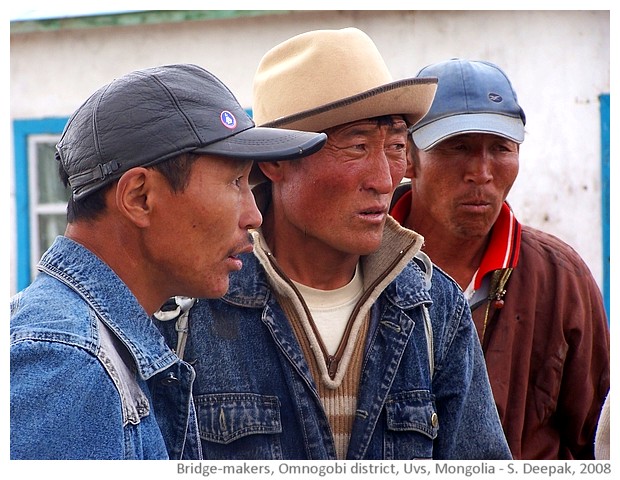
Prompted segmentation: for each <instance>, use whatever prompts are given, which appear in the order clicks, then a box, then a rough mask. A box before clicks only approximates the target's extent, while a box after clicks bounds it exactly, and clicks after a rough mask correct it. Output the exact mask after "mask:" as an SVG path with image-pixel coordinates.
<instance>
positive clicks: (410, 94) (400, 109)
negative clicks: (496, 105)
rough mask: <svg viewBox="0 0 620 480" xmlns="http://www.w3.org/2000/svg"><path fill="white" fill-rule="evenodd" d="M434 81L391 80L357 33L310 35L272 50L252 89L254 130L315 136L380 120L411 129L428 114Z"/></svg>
mask: <svg viewBox="0 0 620 480" xmlns="http://www.w3.org/2000/svg"><path fill="white" fill-rule="evenodd" d="M436 88H437V79H436V78H434V77H430V78H419V77H418V78H407V79H403V80H397V81H394V79H393V78H392V75H391V74H390V72H389V70H388V68H387V66H386V64H385V62H384V60H383V58H382V57H381V54H380V53H379V50H378V49H377V47H376V46H375V44H374V42H373V41H372V40H371V39H370V37H369V36H368V35H366V34H365V33H364V32H362V31H361V30H358V29H357V28H344V29H341V30H315V31H311V32H306V33H302V34H300V35H297V36H295V37H292V38H290V39H288V40H286V41H284V42H283V43H281V44H279V45H277V46H276V47H274V48H272V49H271V50H270V51H269V52H267V53H266V54H265V56H264V57H263V58H262V60H261V61H260V64H259V66H258V69H257V71H256V74H255V76H254V84H253V107H252V108H253V118H254V121H255V122H256V124H257V125H259V126H265V127H266V126H269V127H280V128H291V129H296V130H303V131H307V132H320V131H323V130H325V129H327V128H329V127H334V126H336V125H343V124H345V123H349V122H353V121H357V120H362V119H365V118H373V117H378V116H382V115H396V114H402V115H404V116H405V118H406V120H407V121H408V123H409V124H410V125H413V124H415V123H416V122H418V121H419V120H420V119H421V118H422V117H423V116H424V115H425V114H426V112H427V111H428V110H429V108H430V106H431V103H432V101H433V97H434V95H435V90H436Z"/></svg>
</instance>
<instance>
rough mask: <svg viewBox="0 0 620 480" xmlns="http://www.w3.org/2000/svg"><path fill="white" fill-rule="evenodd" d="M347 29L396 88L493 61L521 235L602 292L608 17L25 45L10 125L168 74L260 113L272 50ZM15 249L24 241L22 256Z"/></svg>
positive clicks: (284, 24) (358, 17)
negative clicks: (517, 131) (508, 112)
mask: <svg viewBox="0 0 620 480" xmlns="http://www.w3.org/2000/svg"><path fill="white" fill-rule="evenodd" d="M347 26H355V27H358V28H360V29H362V30H364V31H365V32H366V33H368V35H370V37H371V38H373V39H374V41H375V42H376V44H377V46H378V48H379V50H380V51H381V52H382V54H383V56H384V58H385V60H386V63H387V64H388V67H389V68H390V69H391V71H392V73H393V75H394V78H395V79H397V78H403V77H409V76H413V75H415V74H416V73H417V71H418V70H419V69H420V68H422V67H423V66H425V65H427V64H429V63H433V62H436V61H441V60H445V59H448V58H452V57H465V58H470V59H484V60H489V61H492V62H495V63H497V64H498V65H500V66H501V67H502V68H503V69H504V70H505V71H506V72H507V74H508V76H509V77H510V78H511V80H512V82H513V85H514V87H515V89H516V91H517V93H518V96H519V100H520V103H521V105H522V106H523V108H524V110H525V113H526V115H527V125H526V131H527V134H526V139H525V142H524V143H523V145H522V148H521V170H520V175H519V178H518V180H517V182H516V183H515V185H514V187H513V190H512V192H511V193H510V195H509V198H508V199H509V201H510V203H511V204H512V206H513V208H514V210H515V211H516V214H517V217H518V218H519V219H520V220H521V222H522V223H525V224H530V225H532V226H535V227H538V228H541V229H543V230H546V231H548V232H550V233H553V234H555V235H557V236H558V237H560V238H561V239H563V240H565V241H566V242H568V243H569V244H571V245H572V246H573V247H574V248H575V249H576V250H577V251H578V252H579V253H580V254H581V255H582V256H583V258H584V259H585V260H586V262H587V263H588V265H589V266H590V268H591V270H592V272H593V274H594V275H595V278H596V279H597V280H598V282H599V284H600V285H602V280H603V268H602V265H603V264H602V262H603V260H602V232H601V228H602V227H601V152H600V148H601V147H600V120H599V101H598V96H599V95H600V94H602V93H609V91H610V41H609V35H610V18H609V12H608V11H459V12H456V11H295V12H293V13H290V14H286V15H268V16H257V17H239V18H234V19H223V20H208V21H186V22H181V23H169V24H155V25H140V26H131V27H122V26H118V27H99V28H87V29H59V30H55V31H49V32H34V33H15V34H12V35H11V47H10V67H11V69H10V81H11V93H10V95H11V97H10V100H11V104H10V116H11V120H14V119H37V118H44V117H50V116H54V117H57V116H69V115H70V114H71V113H72V112H73V111H74V110H75V109H76V108H77V107H78V106H79V105H80V104H81V103H82V101H84V100H85V99H86V98H87V97H88V96H89V95H90V94H91V93H92V92H93V91H94V90H96V89H97V88H99V87H100V86H102V85H103V84H105V83H107V82H109V81H110V80H112V79H113V78H115V77H117V76H120V75H123V74H125V73H127V72H129V71H131V70H135V69H139V68H144V67H150V66H154V65H160V64H166V63H185V62H188V63H196V64H199V65H201V66H203V67H205V68H206V69H207V70H209V71H211V72H212V73H214V74H215V75H216V76H218V77H219V78H220V79H221V80H222V81H223V82H224V83H226V84H227V85H228V86H229V87H230V89H231V90H232V91H233V92H234V93H235V94H236V95H237V97H238V99H239V101H240V102H241V104H242V105H243V106H245V107H251V83H252V76H253V74H254V70H255V68H256V66H257V65H258V62H259V60H260V58H261V57H262V55H263V54H264V53H265V52H266V51H267V50H268V49H269V48H271V47H272V46H274V45H276V44H277V43H279V42H281V41H283V40H285V39H286V38H288V37H290V36H292V35H295V34H298V33H302V32H304V31H308V30H314V29H322V28H343V27H347ZM360 68H364V66H363V65H360ZM301 94H303V92H301ZM11 145H12V141H11ZM11 163H12V161H11ZM11 178H12V177H11ZM10 191H11V199H10V213H11V221H12V225H13V227H14V213H13V209H12V206H13V204H14V187H13V188H11V189H10ZM12 231H13V232H14V231H15V228H12ZM13 235H14V234H13ZM14 245H15V238H14V237H13V241H12V247H11V256H14V254H15V251H14V249H15V246H14ZM14 276H15V272H14V271H12V273H11V290H12V292H13V291H14V289H15V282H14V281H13V279H14Z"/></svg>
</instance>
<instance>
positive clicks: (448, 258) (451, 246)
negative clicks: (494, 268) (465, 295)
mask: <svg viewBox="0 0 620 480" xmlns="http://www.w3.org/2000/svg"><path fill="white" fill-rule="evenodd" d="M404 226H405V227H407V228H409V229H411V230H414V231H416V232H418V233H419V234H421V235H422V236H423V237H424V246H423V247H422V250H423V251H424V252H425V253H426V254H427V255H428V256H429V257H430V259H431V261H432V262H433V263H434V264H435V265H437V266H438V267H439V268H441V269H442V270H443V271H445V272H446V273H447V274H448V275H450V276H451V277H452V278H453V279H454V280H455V281H456V282H457V283H458V284H459V286H460V287H461V288H462V289H463V290H465V289H466V288H467V286H468V285H469V283H470V282H471V279H472V278H473V276H474V274H475V273H476V270H478V267H479V266H480V262H481V261H482V257H483V256H484V252H485V250H486V248H487V245H488V237H487V238H485V237H480V238H477V237H474V238H467V239H465V238H457V237H453V236H450V235H447V234H446V232H445V231H440V230H436V229H432V230H429V229H426V228H424V227H416V225H415V224H414V223H413V222H412V221H411V219H410V218H407V220H406V222H405V225H404Z"/></svg>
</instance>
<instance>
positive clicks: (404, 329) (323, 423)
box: [160, 28, 510, 459]
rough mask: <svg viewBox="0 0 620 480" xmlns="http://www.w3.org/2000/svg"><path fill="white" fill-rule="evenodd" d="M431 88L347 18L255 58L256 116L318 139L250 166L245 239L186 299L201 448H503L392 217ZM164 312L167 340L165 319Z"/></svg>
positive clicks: (449, 316)
mask: <svg viewBox="0 0 620 480" xmlns="http://www.w3.org/2000/svg"><path fill="white" fill-rule="evenodd" d="M435 89H436V79H434V78H422V79H420V78H419V79H412V78H410V79H404V80H399V81H394V80H393V79H392V77H391V75H390V73H389V71H388V69H387V67H386V65H385V63H384V61H383V59H382V58H381V55H380V54H379V52H378V50H377V48H376V46H375V45H374V43H373V42H372V40H371V39H370V38H369V37H368V36H367V35H366V34H365V33H363V32H361V31H360V30H357V29H354V28H346V29H342V30H319V31H312V32H307V33H304V34H301V35H298V36H295V37H293V38H291V39H289V40H287V41H285V42H283V43H281V44H280V45H278V46H276V47H275V48H273V49H272V50H270V51H269V52H268V53H267V54H266V55H265V56H264V57H263V59H262V60H261V62H260V65H259V66H258V70H257V72H256V76H255V79H254V105H253V107H254V117H255V121H256V122H257V124H259V125H262V126H270V127H278V128H295V129H298V130H304V131H316V132H325V133H327V135H328V141H327V143H326V144H325V146H324V147H323V148H322V149H321V150H320V151H319V152H317V153H315V154H313V155H311V156H309V157H308V158H307V159H302V160H299V161H297V160H296V161H293V162H289V163H288V164H287V163H285V162H279V161H274V162H267V163H266V164H262V165H261V167H260V168H259V169H254V179H255V181H256V182H258V183H259V184H258V185H257V186H256V187H255V188H254V193H255V195H256V198H257V204H258V206H259V209H260V210H261V212H262V214H263V216H264V223H263V226H262V228H261V229H256V230H255V231H254V232H253V237H254V245H255V249H254V253H252V254H247V255H245V256H243V263H244V265H245V269H244V271H243V272H242V273H240V274H236V273H233V275H232V276H231V279H230V290H229V292H228V294H226V296H225V297H223V299H222V300H202V299H201V300H198V301H197V302H196V303H195V305H194V307H193V308H192V309H191V310H190V313H189V332H188V337H187V342H186V348H185V353H184V355H185V357H184V358H185V359H186V361H188V362H190V363H191V364H192V365H194V368H195V370H196V374H197V378H196V381H195V383H194V393H195V397H194V399H195V403H196V409H197V416H198V422H199V429H200V432H201V439H202V449H203V456H204V458H211V459H413V458H421V459H430V458H435V459H476V458H478V459H481V458H482V459H498V458H499V459H508V458H510V452H509V449H508V446H507V444H506V440H505V437H504V435H503V433H502V428H501V425H500V422H499V417H498V414H497V410H496V408H495V404H494V403H493V398H492V394H491V390H490V386H489V382H488V379H487V374H486V370H485V366H484V359H483V356H482V351H481V349H480V344H479V342H478V339H477V337H476V331H475V328H474V325H473V323H472V320H471V316H470V313H469V309H468V307H467V302H466V300H465V298H464V296H463V294H462V293H461V291H460V289H459V287H458V285H457V284H456V283H455V282H454V281H452V280H450V279H449V278H448V277H447V276H446V275H444V274H443V273H442V272H441V271H439V270H437V269H434V268H433V266H432V264H431V262H430V261H429V259H428V258H427V257H426V256H425V255H424V254H421V253H420V249H421V247H422V244H423V241H424V240H423V238H422V237H421V236H420V235H418V234H416V233H415V232H412V231H410V230H406V229H404V228H402V227H400V226H399V225H398V224H397V223H396V222H395V221H394V220H393V219H392V218H391V217H389V215H388V207H389V204H390V199H391V197H392V192H393V190H394V188H395V187H396V186H397V185H398V184H399V182H400V181H401V179H402V177H403V174H404V172H405V168H406V156H405V147H406V143H407V128H408V126H410V125H412V124H414V123H415V122H417V121H418V120H419V119H420V118H421V117H422V116H423V115H424V114H425V113H426V111H427V110H428V109H429V107H430V105H431V102H432V99H433V96H434V93H435ZM160 327H161V328H162V330H163V331H164V332H165V335H167V337H168V340H169V341H170V342H171V343H173V344H174V343H176V341H177V332H176V327H175V325H174V322H162V323H161V324H160Z"/></svg>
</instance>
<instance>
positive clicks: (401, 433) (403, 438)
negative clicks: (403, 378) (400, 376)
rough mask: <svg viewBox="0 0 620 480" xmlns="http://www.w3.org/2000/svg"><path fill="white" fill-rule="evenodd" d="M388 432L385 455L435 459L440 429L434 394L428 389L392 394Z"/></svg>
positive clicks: (390, 457)
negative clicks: (434, 445) (434, 447)
mask: <svg viewBox="0 0 620 480" xmlns="http://www.w3.org/2000/svg"><path fill="white" fill-rule="evenodd" d="M385 412H386V419H387V434H386V437H385V438H386V440H385V458H386V459H387V460H407V459H409V460H410V459H414V458H432V456H433V440H434V439H435V438H436V437H437V432H438V430H439V419H438V417H437V413H436V409H435V403H434V396H433V395H432V394H431V393H430V392H429V391H428V390H415V391H410V392H401V393H397V394H394V395H390V396H388V398H387V401H386V403H385Z"/></svg>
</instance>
